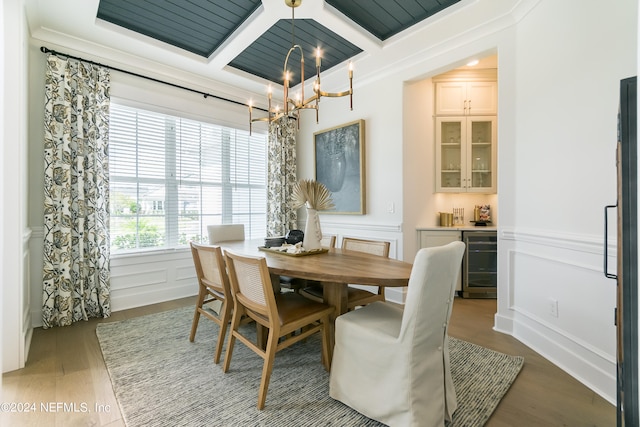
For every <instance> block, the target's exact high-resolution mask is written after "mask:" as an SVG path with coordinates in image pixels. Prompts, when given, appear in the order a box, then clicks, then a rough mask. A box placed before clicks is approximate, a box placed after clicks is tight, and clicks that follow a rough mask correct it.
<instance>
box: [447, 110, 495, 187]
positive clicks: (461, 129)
mask: <svg viewBox="0 0 640 427" xmlns="http://www.w3.org/2000/svg"><path fill="white" fill-rule="evenodd" d="M496 123H497V120H496V116H474V117H463V116H457V117H436V135H435V136H436V140H435V143H436V144H435V145H436V163H435V165H436V192H438V193H485V194H491V193H495V192H496V184H497V174H496V166H497V157H496V155H497V149H496V147H497V140H496V134H497V126H496Z"/></svg>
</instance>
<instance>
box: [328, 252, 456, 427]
mask: <svg viewBox="0 0 640 427" xmlns="http://www.w3.org/2000/svg"><path fill="white" fill-rule="evenodd" d="M464 248H465V246H464V243H462V242H453V243H450V244H448V245H445V246H440V247H433V248H424V249H421V250H420V251H419V252H418V253H417V255H416V257H415V261H414V264H413V268H412V270H411V277H410V279H409V287H408V292H407V300H406V304H405V307H404V311H403V310H402V309H400V308H398V307H396V306H393V305H391V304H389V303H386V302H374V303H371V304H369V305H367V306H365V307H363V308H361V309H359V310H354V311H350V312H348V313H346V314H344V315H342V316H339V317H338V318H337V319H336V325H335V347H334V353H333V363H332V365H331V378H330V388H329V395H330V396H331V397H332V398H334V399H336V400H339V401H341V402H342V403H344V404H346V405H348V406H350V407H351V408H353V409H355V410H356V411H358V412H360V413H362V414H363V415H366V416H367V417H369V418H373V419H375V420H377V421H380V422H382V423H385V424H387V425H390V426H402V427H406V426H429V427H431V426H444V422H445V419H446V420H450V419H451V417H452V415H453V412H454V411H455V409H456V407H457V402H456V393H455V389H454V386H453V380H452V378H451V372H450V367H449V347H448V344H449V340H448V337H447V329H448V322H449V318H450V316H451V309H452V306H453V298H454V292H455V284H456V281H457V279H458V275H459V274H460V264H461V260H462V255H463V252H464Z"/></svg>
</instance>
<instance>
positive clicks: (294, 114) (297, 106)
mask: <svg viewBox="0 0 640 427" xmlns="http://www.w3.org/2000/svg"><path fill="white" fill-rule="evenodd" d="M285 3H286V4H287V6H290V7H291V44H292V46H291V48H290V49H289V52H287V56H286V58H285V61H284V67H283V70H282V71H283V77H284V85H283V86H284V111H280V109H279V108H278V107H276V108H275V110H273V109H272V108H271V86H269V91H268V94H269V95H268V96H269V108H268V110H267V117H260V118H254V117H253V115H252V113H253V111H252V106H251V104H249V134H251V124H252V123H254V122H267V123H271V122H274V121H276V120H278V119H280V118H282V117H285V116H286V117H290V118H293V119H294V120H298V129H300V121H299V119H300V111H301V110H316V123H318V122H319V117H320V105H319V102H320V98H321V97H323V96H326V97H328V98H338V97H343V96H347V95H349V99H350V102H349V105H350V108H351V110H353V69H352V66H351V62H350V63H349V90H345V91H342V92H324V91H323V90H321V89H320V67H321V54H320V47H318V48H317V51H316V80H315V82H314V84H313V93H314V94H313V96H311V97H310V98H308V99H305V98H304V84H305V81H304V53H303V51H302V47H300V45H297V44H295V12H294V9H295V8H296V7H298V6H300V3H302V0H285ZM296 49H298V50H299V51H300V85H301V88H300V93H301V96H300V98H299V100H297V99H291V98H289V83H290V79H291V77H290V74H289V72H288V70H287V66H288V65H289V57H290V56H291V53H292V52H293V51H294V50H296ZM312 103H313V104H312ZM290 105H291V108H289V107H290Z"/></svg>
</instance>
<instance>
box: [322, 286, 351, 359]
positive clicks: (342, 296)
mask: <svg viewBox="0 0 640 427" xmlns="http://www.w3.org/2000/svg"><path fill="white" fill-rule="evenodd" d="M322 285H323V286H322V287H323V294H322V297H323V299H324V301H325V303H326V304H328V305H330V306H332V307H333V308H334V309H335V310H334V312H333V314H332V315H331V316H329V325H328V327H329V362H331V359H333V346H334V344H335V325H336V318H337V317H338V316H340V315H341V314H344V313H346V312H347V286H348V285H347V284H346V283H331V282H324V283H323V284H322ZM330 364H331V363H329V365H330Z"/></svg>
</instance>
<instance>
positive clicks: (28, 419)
mask: <svg viewBox="0 0 640 427" xmlns="http://www.w3.org/2000/svg"><path fill="white" fill-rule="evenodd" d="M194 301H195V299H194V298H185V299H181V300H176V301H171V302H167V303H162V304H155V305H152V306H147V307H141V308H136V309H132V310H126V311H120V312H116V313H114V314H113V315H112V317H111V318H109V319H92V320H90V321H88V322H80V323H76V324H74V325H73V326H69V327H66V328H53V329H48V330H43V329H36V330H35V331H34V334H33V340H32V344H31V351H30V354H29V359H28V361H27V366H26V367H25V368H24V369H20V370H18V371H13V372H9V373H6V374H4V375H3V382H2V386H3V390H2V401H3V402H10V404H13V405H14V409H23V410H24V409H25V408H28V409H29V410H30V412H22V413H6V412H4V411H2V414H0V425H2V426H18V427H22V426H44V425H46V426H59V427H67V426H109V427H116V426H124V421H123V420H122V417H121V415H120V411H119V409H118V404H117V402H116V399H115V396H114V394H113V391H112V389H111V382H110V379H109V374H108V373H107V370H106V367H105V365H104V362H103V360H102V353H101V352H100V347H99V345H98V340H97V338H96V334H95V329H96V325H97V324H98V323H100V322H112V321H117V320H124V319H127V318H131V317H137V316H142V315H145V314H151V313H155V312H159V311H164V310H171V309H174V308H178V307H182V306H185V305H192V304H194ZM495 310H496V301H495V300H490V299H487V300H484V299H456V301H455V303H454V309H453V314H452V316H451V324H450V328H449V332H450V334H451V335H452V336H455V337H457V338H461V339H464V340H467V341H470V342H473V343H476V344H480V345H483V346H485V347H488V348H491V349H493V350H496V351H501V352H503V353H508V354H513V355H520V356H524V358H525V363H524V367H523V369H522V371H521V372H520V374H519V375H518V378H517V379H516V381H515V383H514V384H513V385H512V387H511V388H510V390H509V392H508V393H507V395H506V396H505V397H504V399H503V400H502V401H501V402H500V404H499V406H498V408H497V409H496V411H495V412H494V414H493V416H492V417H491V419H490V420H489V422H488V423H487V426H488V427H502V426H509V427H511V426H545V427H553V426H570V427H577V426H597V427H600V426H601V427H609V426H614V425H615V424H616V411H615V407H614V406H613V405H611V404H610V403H608V402H607V401H605V400H604V399H602V398H601V397H599V396H598V395H597V394H596V393H594V392H592V391H591V390H589V389H588V388H586V387H585V386H583V385H582V384H581V383H579V382H578V381H577V380H575V379H573V378H572V377H571V376H569V375H568V374H566V373H565V372H564V371H562V370H561V369H559V368H557V367H555V366H554V365H553V364H551V363H550V362H548V361H547V360H546V359H544V358H543V357H541V356H540V355H538V354H536V353H535V352H534V351H532V350H531V349H529V348H528V347H526V346H525V345H523V344H522V343H520V342H519V341H518V340H516V339H514V338H512V337H510V336H508V335H504V334H501V333H499V332H495V331H493V330H492V326H493V315H494V313H495ZM188 334H189V331H185V339H187V338H188ZM25 405H27V406H25ZM33 405H35V406H33ZM65 405H66V406H65ZM3 409H4V407H3ZM319 425H321V422H319Z"/></svg>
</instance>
